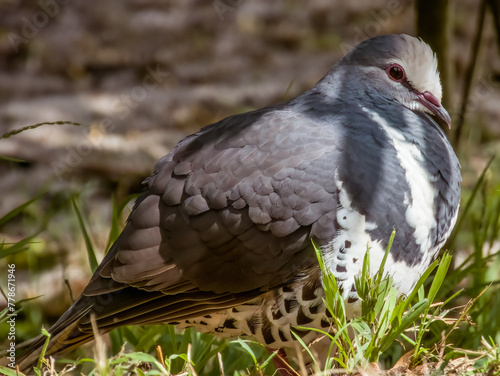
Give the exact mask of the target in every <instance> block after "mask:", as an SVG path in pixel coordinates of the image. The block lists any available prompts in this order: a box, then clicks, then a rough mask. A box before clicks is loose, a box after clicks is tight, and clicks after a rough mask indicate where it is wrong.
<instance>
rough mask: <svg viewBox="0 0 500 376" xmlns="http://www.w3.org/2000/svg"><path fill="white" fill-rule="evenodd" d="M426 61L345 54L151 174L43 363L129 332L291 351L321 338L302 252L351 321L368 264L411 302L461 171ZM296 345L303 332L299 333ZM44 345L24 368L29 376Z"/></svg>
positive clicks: (376, 50)
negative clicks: (242, 341)
mask: <svg viewBox="0 0 500 376" xmlns="http://www.w3.org/2000/svg"><path fill="white" fill-rule="evenodd" d="M441 94H442V93H441V85H440V81H439V75H438V71H437V62H436V58H435V56H434V54H433V52H432V50H431V49H430V47H429V46H428V45H427V44H425V43H424V42H422V41H421V40H419V39H416V38H413V37H410V36H407V35H385V36H378V37H375V38H372V39H369V40H366V41H364V42H363V43H361V44H359V45H358V46H356V47H355V48H354V49H353V50H351V51H350V52H349V53H348V54H347V55H346V56H345V57H344V58H343V59H342V60H340V61H339V62H338V63H337V64H336V65H335V66H334V67H333V68H332V69H331V70H330V71H329V72H328V73H327V74H326V76H324V77H323V78H322V79H321V80H320V81H319V82H318V83H317V84H316V85H315V86H314V87H313V88H312V89H310V90H308V91H306V92H305V93H304V94H302V95H300V96H298V97H297V98H295V99H292V100H290V101H289V102H286V103H282V104H278V105H274V106H270V107H266V108H263V109H260V110H256V111H252V112H247V113H244V114H240V115H235V116H231V117H228V118H226V119H223V120H221V121H219V122H217V123H215V124H211V125H209V126H207V127H205V128H203V129H202V130H200V131H199V132H198V133H195V134H193V135H190V136H188V137H187V138H185V139H184V140H182V141H180V142H179V143H178V144H177V146H176V147H175V148H174V149H173V150H172V151H171V152H170V153H169V154H168V155H166V156H164V157H163V158H161V159H160V160H159V161H158V163H157V164H156V167H155V169H154V171H153V173H152V175H151V176H150V177H149V178H148V179H147V181H146V184H147V189H146V191H145V192H144V193H143V194H142V196H140V198H139V199H138V200H137V202H136V203H135V206H134V208H133V210H132V213H131V214H130V217H129V219H128V221H127V224H126V226H125V228H124V230H123V232H122V233H121V235H120V236H119V238H118V240H117V241H116V242H115V243H114V245H113V246H112V247H111V249H110V250H109V252H108V253H107V254H106V256H105V257H104V259H103V260H102V262H101V264H100V265H99V267H98V269H97V270H96V272H95V273H94V275H93V276H92V279H91V280H90V282H89V284H88V286H87V287H86V288H85V290H84V292H83V294H82V295H81V296H80V297H79V298H78V300H77V301H76V302H75V303H74V304H73V305H72V306H71V307H70V308H69V309H68V310H67V311H66V313H65V314H64V315H63V316H62V317H61V318H60V319H59V321H57V323H56V324H55V325H54V326H52V328H50V330H49V331H50V333H51V334H52V338H51V340H50V343H49V347H48V350H47V355H53V354H58V353H60V352H63V351H67V350H70V349H73V348H75V347H77V346H80V345H81V344H82V343H84V342H87V341H90V340H91V339H92V338H93V334H92V328H91V320H90V317H91V315H93V316H94V317H95V320H96V324H97V326H98V327H99V330H100V331H101V332H103V333H104V332H108V331H110V330H111V329H114V328H117V327H119V326H122V325H130V324H176V325H179V326H180V327H187V326H194V327H196V328H197V329H198V330H200V331H203V332H211V333H217V334H221V335H226V336H242V335H245V336H248V337H251V338H252V339H255V340H257V341H259V342H261V343H263V344H265V346H267V347H268V348H271V349H278V348H289V347H294V337H293V335H292V333H291V330H292V329H293V328H294V327H295V326H307V327H313V328H327V327H329V326H330V325H331V322H330V320H329V318H328V315H327V314H326V312H325V307H324V304H323V297H324V291H323V289H322V281H321V271H320V269H319V266H318V262H317V259H316V256H315V252H314V248H313V245H312V242H314V243H315V244H317V245H318V246H319V247H320V249H321V252H322V254H323V258H324V260H325V264H326V266H327V267H328V268H329V270H331V271H332V272H333V274H334V276H335V278H336V279H337V282H338V285H339V288H340V289H341V291H342V293H343V296H344V298H345V300H346V304H348V305H350V306H351V307H352V312H356V306H358V307H359V300H358V296H357V293H356V288H355V284H354V281H355V278H356V276H357V275H358V274H359V273H360V270H361V267H362V263H363V257H364V255H365V253H366V251H367V247H368V248H369V249H370V257H371V266H372V271H376V270H377V269H378V267H379V265H380V263H381V260H382V258H383V255H384V251H385V248H386V246H387V244H388V240H389V238H390V235H391V233H392V231H393V229H395V230H396V236H395V239H394V243H393V245H392V249H391V251H390V254H389V256H388V259H387V262H386V264H385V272H386V273H387V274H388V275H390V276H392V277H393V280H394V285H395V287H396V288H397V289H398V291H399V293H401V294H408V293H409V292H410V291H411V289H412V287H413V286H414V285H415V284H416V282H417V280H418V279H419V277H420V276H421V275H422V273H423V272H424V270H425V269H426V268H427V267H428V266H429V264H430V263H431V262H432V260H433V259H434V258H435V257H436V255H437V254H438V251H439V250H440V248H441V247H442V246H443V244H444V243H445V242H446V240H447V238H448V236H449V235H450V232H451V230H452V228H453V226H454V224H455V221H456V218H457V211H458V206H459V198H460V182H461V176H460V167H459V162H458V160H457V157H456V156H455V153H454V152H453V150H452V147H451V146H450V143H449V142H448V140H447V138H446V136H445V134H444V133H443V132H442V130H441V129H440V127H439V125H438V122H441V123H446V124H448V125H450V122H451V120H450V116H449V115H448V113H447V112H446V110H445V109H444V108H443V107H442V106H441V104H440V100H441ZM295 331H296V333H299V335H300V336H301V337H302V340H303V341H304V342H305V343H311V342H312V341H313V340H315V339H316V338H317V337H318V333H317V332H314V331H300V330H295ZM44 340H45V338H41V339H40V340H38V341H35V343H34V344H33V345H32V346H31V347H30V348H29V349H28V350H27V351H26V352H25V355H23V356H22V357H21V360H22V362H21V367H24V368H25V369H26V368H28V367H30V366H32V365H33V362H34V361H35V360H36V358H37V357H38V355H39V353H40V349H41V345H42V344H43V342H44Z"/></svg>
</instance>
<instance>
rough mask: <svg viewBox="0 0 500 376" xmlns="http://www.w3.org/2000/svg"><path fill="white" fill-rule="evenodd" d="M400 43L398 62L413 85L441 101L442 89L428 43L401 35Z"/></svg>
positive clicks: (432, 53)
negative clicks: (402, 40)
mask: <svg viewBox="0 0 500 376" xmlns="http://www.w3.org/2000/svg"><path fill="white" fill-rule="evenodd" d="M401 37H403V39H404V40H405V41H406V43H402V44H401V45H400V46H401V51H400V52H401V54H400V58H399V60H400V62H399V64H400V65H401V66H402V67H403V68H404V69H405V71H406V76H407V77H408V80H409V81H410V82H411V84H412V85H413V87H414V88H415V89H417V90H418V91H420V92H424V91H429V92H431V93H432V94H434V96H435V97H436V98H437V99H438V100H439V101H441V97H442V95H443V91H442V88H441V82H440V80H439V72H438V67H437V59H436V55H435V54H434V52H432V49H431V48H430V47H429V45H428V44H427V43H425V42H423V41H422V40H420V39H417V38H414V37H410V36H408V35H401Z"/></svg>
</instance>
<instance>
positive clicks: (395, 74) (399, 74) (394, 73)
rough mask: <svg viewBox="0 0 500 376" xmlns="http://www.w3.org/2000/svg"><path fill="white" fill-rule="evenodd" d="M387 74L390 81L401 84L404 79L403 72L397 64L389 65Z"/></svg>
mask: <svg viewBox="0 0 500 376" xmlns="http://www.w3.org/2000/svg"><path fill="white" fill-rule="evenodd" d="M385 71H386V72H387V74H388V75H389V77H390V78H391V80H394V81H397V82H401V81H403V79H404V78H405V76H406V74H405V70H404V69H403V68H402V67H401V65H399V64H391V65H389V66H388V67H387V68H386V70H385Z"/></svg>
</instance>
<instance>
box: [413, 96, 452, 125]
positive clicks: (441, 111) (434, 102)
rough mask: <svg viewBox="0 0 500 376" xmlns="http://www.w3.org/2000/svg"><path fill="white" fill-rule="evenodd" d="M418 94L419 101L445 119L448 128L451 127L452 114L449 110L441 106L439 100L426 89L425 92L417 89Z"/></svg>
mask: <svg viewBox="0 0 500 376" xmlns="http://www.w3.org/2000/svg"><path fill="white" fill-rule="evenodd" d="M416 94H417V97H418V101H419V102H420V103H421V104H422V105H424V106H425V107H426V108H427V109H428V110H429V111H430V112H432V113H433V114H434V115H436V116H437V117H439V118H440V119H441V120H443V121H444V122H445V123H446V124H447V125H448V128H450V129H451V117H450V114H448V111H446V110H445V108H444V107H443V106H441V103H439V100H438V99H437V98H436V97H435V96H434V95H432V94H431V93H429V92H428V91H425V92H423V93H420V92H418V91H416Z"/></svg>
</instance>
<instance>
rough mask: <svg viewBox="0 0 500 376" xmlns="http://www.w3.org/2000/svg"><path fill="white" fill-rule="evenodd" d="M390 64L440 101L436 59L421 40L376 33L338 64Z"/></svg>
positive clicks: (412, 82) (415, 86) (378, 65)
mask: <svg viewBox="0 0 500 376" xmlns="http://www.w3.org/2000/svg"><path fill="white" fill-rule="evenodd" d="M394 63H396V64H399V65H401V66H402V67H403V69H404V70H405V72H406V76H407V79H408V81H410V83H411V84H412V86H413V87H414V88H415V89H416V90H418V91H420V92H425V91H429V92H431V93H432V94H433V95H434V96H435V97H436V98H437V99H438V100H440V101H441V97H442V89H441V83H440V80H439V72H438V70H437V59H436V56H435V55H434V52H432V49H431V48H430V47H429V45H428V44H427V43H425V42H423V41H422V40H421V39H418V38H414V37H411V36H409V35H406V34H391V35H380V36H377V37H375V38H371V39H368V40H366V41H364V42H362V43H361V44H359V45H358V46H356V48H354V49H353V50H351V52H349V53H348V54H347V55H346V56H345V57H344V59H343V60H342V61H341V64H348V65H353V64H354V65H361V66H362V67H366V66H377V67H379V68H382V69H385V68H386V67H387V66H389V65H390V64H394Z"/></svg>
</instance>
